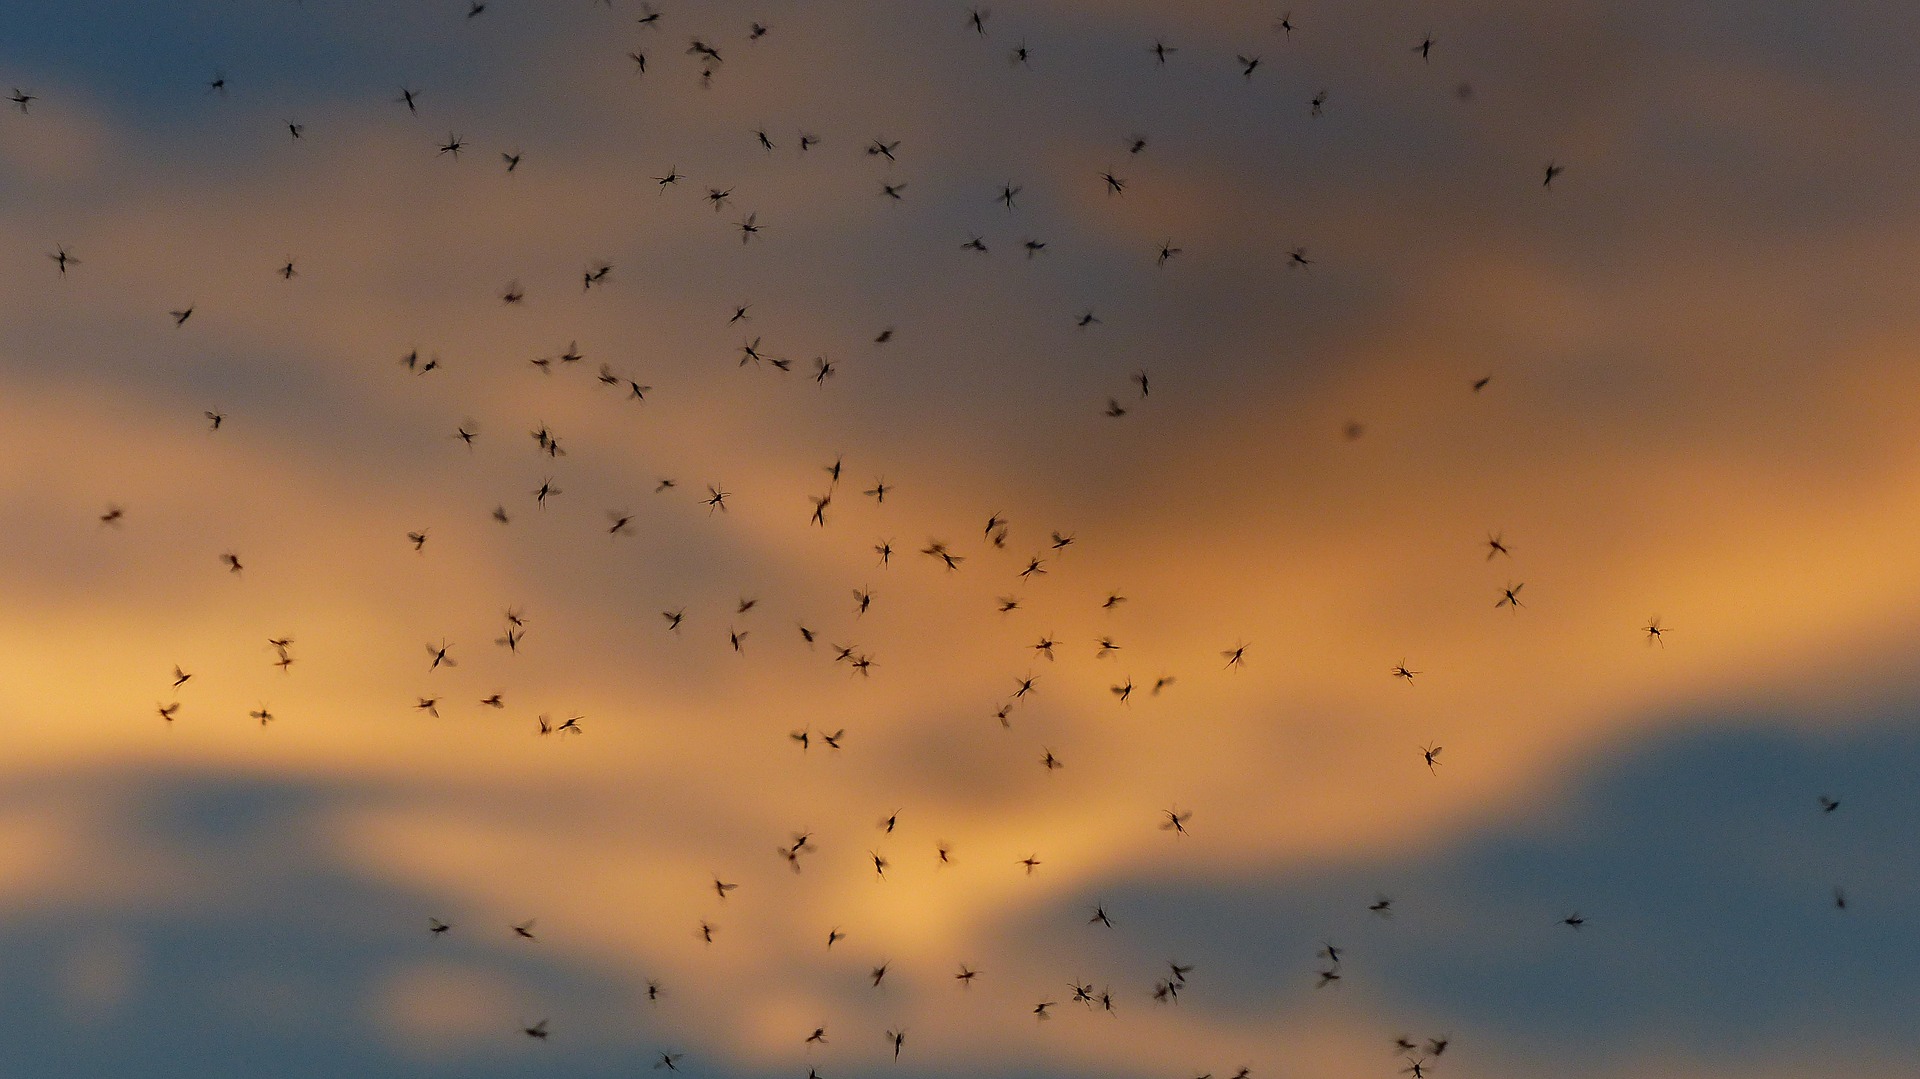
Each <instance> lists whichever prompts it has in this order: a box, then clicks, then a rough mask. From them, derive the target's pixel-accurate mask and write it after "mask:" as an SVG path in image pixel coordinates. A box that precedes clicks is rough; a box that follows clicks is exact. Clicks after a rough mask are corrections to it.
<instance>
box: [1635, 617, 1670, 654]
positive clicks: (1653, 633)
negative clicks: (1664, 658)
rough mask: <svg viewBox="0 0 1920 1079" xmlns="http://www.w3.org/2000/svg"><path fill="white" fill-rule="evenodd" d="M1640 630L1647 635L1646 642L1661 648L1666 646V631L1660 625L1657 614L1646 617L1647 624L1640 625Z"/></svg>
mask: <svg viewBox="0 0 1920 1079" xmlns="http://www.w3.org/2000/svg"><path fill="white" fill-rule="evenodd" d="M1641 631H1642V632H1644V633H1645V634H1646V635H1647V643H1648V644H1657V645H1659V646H1660V647H1662V648H1665V647H1666V646H1667V638H1666V632H1667V631H1666V630H1665V629H1664V628H1662V627H1661V625H1660V616H1659V615H1654V616H1653V617H1652V618H1649V619H1647V624H1646V625H1645V626H1642V627H1641Z"/></svg>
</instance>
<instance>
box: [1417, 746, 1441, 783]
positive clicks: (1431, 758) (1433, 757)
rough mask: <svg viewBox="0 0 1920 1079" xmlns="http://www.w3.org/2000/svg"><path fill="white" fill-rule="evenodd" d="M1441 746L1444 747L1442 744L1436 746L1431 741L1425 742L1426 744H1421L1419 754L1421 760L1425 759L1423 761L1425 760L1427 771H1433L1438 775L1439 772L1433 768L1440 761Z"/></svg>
mask: <svg viewBox="0 0 1920 1079" xmlns="http://www.w3.org/2000/svg"><path fill="white" fill-rule="evenodd" d="M1443 748H1445V747H1444V746H1436V745H1434V744H1433V743H1431V742H1429V743H1427V744H1426V745H1424V746H1421V747H1420V756H1421V758H1422V759H1423V760H1425V761H1426V762H1427V771H1429V772H1432V773H1433V774H1434V775H1439V774H1440V773H1439V772H1437V771H1435V770H1434V769H1435V768H1436V767H1437V766H1438V765H1439V763H1440V761H1439V757H1440V750H1442V749H1443Z"/></svg>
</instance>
